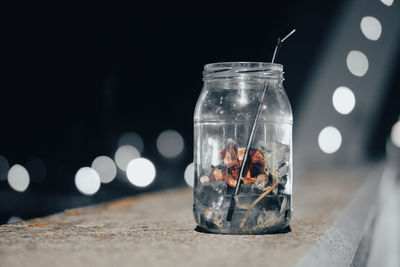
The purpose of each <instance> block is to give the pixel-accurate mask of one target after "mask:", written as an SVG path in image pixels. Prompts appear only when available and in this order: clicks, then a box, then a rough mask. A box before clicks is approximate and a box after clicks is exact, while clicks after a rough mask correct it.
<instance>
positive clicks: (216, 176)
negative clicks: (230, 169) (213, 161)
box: [212, 169, 224, 181]
mask: <svg viewBox="0 0 400 267" xmlns="http://www.w3.org/2000/svg"><path fill="white" fill-rule="evenodd" d="M212 174H213V176H214V179H215V181H222V180H224V174H223V173H222V171H221V170H220V169H214V170H213V171H212Z"/></svg>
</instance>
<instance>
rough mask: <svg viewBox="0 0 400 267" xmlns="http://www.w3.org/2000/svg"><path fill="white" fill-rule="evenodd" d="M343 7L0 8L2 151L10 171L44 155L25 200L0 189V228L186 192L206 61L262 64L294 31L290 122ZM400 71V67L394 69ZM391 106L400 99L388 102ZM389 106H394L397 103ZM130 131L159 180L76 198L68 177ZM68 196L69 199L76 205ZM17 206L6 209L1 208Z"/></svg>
mask: <svg viewBox="0 0 400 267" xmlns="http://www.w3.org/2000/svg"><path fill="white" fill-rule="evenodd" d="M342 4H343V1H316V0H312V1H296V0H291V1H260V2H245V1H242V2H241V3H240V4H235V3H233V2H231V1H220V2H218V3H217V2H196V3H192V2H191V1H189V2H187V3H186V4H185V3H170V2H169V1H168V2H167V3H156V2H148V4H147V5H143V4H141V5H131V6H116V5H115V6H111V4H99V3H97V2H96V3H95V4H94V3H92V4H90V3H86V4H80V5H76V6H62V5H54V4H48V5H45V6H42V7H37V6H36V7H31V6H28V5H25V6H20V7H8V8H2V9H1V11H0V12H1V16H0V17H1V30H0V31H1V32H0V36H1V37H2V38H1V40H2V41H1V46H2V48H1V49H0V94H1V96H0V101H1V102H0V114H1V129H2V130H1V138H0V154H2V155H4V156H6V157H7V159H8V161H9V163H10V166H12V165H14V164H16V163H19V164H22V165H24V164H25V163H26V162H27V161H28V160H29V158H30V157H32V156H35V157H39V158H41V159H42V160H43V161H44V162H45V164H46V168H47V176H46V178H45V179H44V180H43V181H42V182H40V183H33V182H31V184H30V186H29V188H28V189H27V191H25V192H24V193H18V192H15V191H13V190H12V189H11V188H10V187H9V185H8V184H7V182H6V181H0V192H1V193H0V223H1V222H5V221H7V218H8V217H9V216H19V217H21V218H31V217H35V216H41V215H44V214H48V213H52V212H56V211H59V210H62V209H64V208H70V207H75V206H79V205H86V204H90V203H96V202H99V201H104V200H108V199H113V198H118V197H121V196H124V195H128V194H135V193H140V192H146V191H151V190H159V189H161V188H166V187H171V186H184V184H185V183H184V180H183V171H184V170H185V167H186V166H187V164H189V163H190V162H192V151H193V150H192V147H193V141H192V138H193V133H192V132H193V130H192V128H193V124H192V116H193V111H194V106H195V103H196V100H197V97H198V95H199V93H200V90H201V87H202V68H203V66H204V64H207V63H211V62H221V61H270V60H271V56H272V53H273V49H274V46H275V42H276V38H277V37H278V36H280V37H282V36H284V35H285V34H287V33H288V32H290V30H292V29H293V28H296V29H297V32H296V34H295V35H294V36H293V37H291V39H290V41H288V42H286V43H285V44H284V46H283V48H282V50H281V54H280V56H279V58H278V60H277V61H278V62H279V63H282V64H283V65H284V71H285V79H286V80H285V89H286V91H287V94H288V96H289V99H290V101H291V104H292V107H293V110H294V114H295V116H296V109H297V107H298V103H299V102H300V101H299V100H300V99H301V96H302V91H303V90H304V86H305V81H306V79H307V77H308V76H309V75H310V70H311V68H312V66H313V64H315V61H316V56H317V52H318V51H319V49H320V48H321V46H322V44H323V42H324V40H326V38H327V34H326V32H328V30H329V28H330V27H331V26H332V21H333V20H334V19H335V15H336V14H337V12H338V11H339V10H340V8H341V6H342ZM397 62H399V60H397ZM399 69H400V64H399V63H397V64H396V70H395V71H393V73H394V74H393V75H392V76H393V77H391V80H390V84H391V86H390V88H391V89H390V90H389V91H390V93H389V94H388V96H387V97H386V101H387V103H388V104H387V105H386V106H385V109H383V110H381V114H380V117H381V118H382V120H380V125H379V130H378V129H377V131H376V134H375V136H376V137H375V138H374V140H373V141H371V145H370V153H371V157H375V158H379V157H380V156H382V155H383V152H384V144H385V140H386V137H387V135H388V133H389V131H390V127H391V125H393V123H394V122H395V121H396V120H397V114H399V107H398V106H399V105H398V99H399V90H398V88H400V79H399V78H398V76H397V75H395V74H396V73H399ZM396 101H397V102H396ZM396 103H397V105H396ZM164 129H174V130H177V131H178V132H179V133H181V134H182V136H183V138H184V141H185V149H184V152H183V154H182V155H181V156H179V157H178V158H176V159H173V160H167V159H164V158H162V157H161V156H160V155H159V154H158V152H157V149H156V146H155V143H156V138H157V136H158V134H159V133H160V132H161V131H162V130H164ZM126 131H135V132H137V133H139V134H140V135H141V136H142V138H143V140H144V152H143V155H144V156H145V157H147V158H150V159H151V160H152V161H153V162H154V164H155V166H156V168H157V171H158V176H157V179H156V181H155V183H154V184H153V185H152V186H150V187H149V188H146V189H138V188H135V187H133V186H129V185H128V184H127V183H123V182H122V181H120V180H118V179H116V180H114V181H113V182H112V183H110V184H106V185H102V187H101V189H100V191H99V192H98V193H96V194H95V195H94V196H91V197H89V196H83V195H81V194H80V193H79V192H78V190H77V189H76V188H75V185H74V175H75V173H76V171H77V170H78V169H79V168H80V167H83V166H90V164H91V162H92V160H93V159H94V158H95V157H96V156H98V155H108V156H110V157H112V156H113V154H114V152H115V150H116V148H117V140H118V137H119V136H120V135H121V134H122V133H124V132H126ZM72 196H76V197H75V198H72ZM7 205H13V207H15V208H14V209H13V211H12V212H10V209H6V208H5V206H7Z"/></svg>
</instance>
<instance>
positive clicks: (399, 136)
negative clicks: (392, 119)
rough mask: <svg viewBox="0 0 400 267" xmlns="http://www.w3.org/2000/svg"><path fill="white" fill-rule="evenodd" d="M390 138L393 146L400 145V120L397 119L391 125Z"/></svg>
mask: <svg viewBox="0 0 400 267" xmlns="http://www.w3.org/2000/svg"><path fill="white" fill-rule="evenodd" d="M390 140H391V141H392V143H393V144H394V145H395V146H397V147H400V120H399V121H397V122H396V123H395V124H394V125H393V127H392V131H391V133H390Z"/></svg>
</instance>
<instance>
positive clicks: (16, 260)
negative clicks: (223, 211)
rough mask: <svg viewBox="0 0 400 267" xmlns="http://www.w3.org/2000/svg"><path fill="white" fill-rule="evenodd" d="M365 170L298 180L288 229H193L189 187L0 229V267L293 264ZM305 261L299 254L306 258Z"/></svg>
mask: <svg viewBox="0 0 400 267" xmlns="http://www.w3.org/2000/svg"><path fill="white" fill-rule="evenodd" d="M364 177H365V171H356V172H345V171H343V172H341V171H331V172H327V171H314V172H309V173H307V174H306V175H304V176H303V177H302V178H301V179H299V180H298V183H297V186H296V192H295V195H294V199H293V202H294V216H293V220H292V223H291V231H290V232H288V233H280V234H273V235H257V236H250V235H244V236H232V235H217V234H205V233H200V232H197V231H195V230H194V229H195V227H196V225H195V223H194V220H193V215H192V190H190V189H186V190H175V191H171V192H166V193H157V194H148V195H144V196H141V197H132V198H126V199H122V200H120V201H115V202H110V203H104V204H101V205H97V206H94V207H86V208H79V209H72V210H67V211H65V212H63V213H60V214H56V215H52V216H48V217H44V218H38V219H35V220H32V221H25V222H19V223H15V224H11V225H2V226H0V258H1V261H0V266H87V265H90V266H112V265H117V266H119V267H120V266H132V265H135V266H203V267H204V266H207V265H212V266H215V265H216V266H246V265H247V266H293V265H295V264H296V263H297V262H298V261H299V259H301V258H302V257H304V255H306V254H307V252H308V251H309V250H310V249H311V248H312V247H313V246H314V245H315V244H316V242H317V241H318V240H319V239H320V238H321V236H323V235H324V233H325V232H326V231H327V230H328V229H329V228H330V227H331V226H332V225H333V223H334V221H335V218H336V217H337V216H338V215H339V214H341V213H342V212H343V210H344V209H345V208H346V206H347V205H348V204H349V203H350V202H351V200H352V199H353V197H354V196H355V195H356V192H357V191H358V189H359V188H360V186H361V185H362V184H363V181H364ZM306 257H307V256H306Z"/></svg>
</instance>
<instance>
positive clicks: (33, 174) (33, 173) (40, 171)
mask: <svg viewBox="0 0 400 267" xmlns="http://www.w3.org/2000/svg"><path fill="white" fill-rule="evenodd" d="M26 169H27V171H28V173H29V176H30V178H31V180H32V182H37V183H39V182H41V181H43V179H44V178H45V177H46V174H47V170H46V164H45V163H44V161H43V160H41V159H40V158H38V157H31V158H30V159H29V160H28V162H27V163H26Z"/></svg>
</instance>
